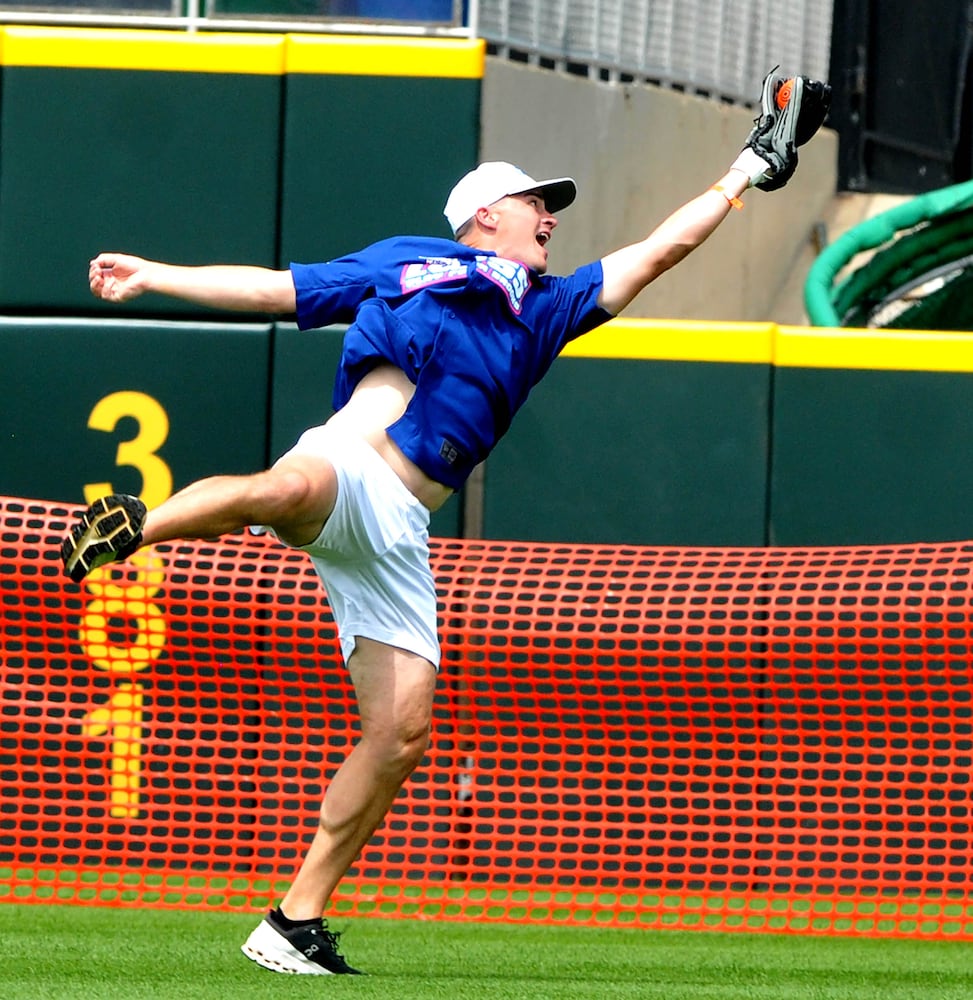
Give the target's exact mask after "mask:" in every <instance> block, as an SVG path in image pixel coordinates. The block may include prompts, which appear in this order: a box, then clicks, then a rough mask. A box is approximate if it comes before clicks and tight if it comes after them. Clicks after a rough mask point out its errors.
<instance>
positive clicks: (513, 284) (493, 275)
mask: <svg viewBox="0 0 973 1000" xmlns="http://www.w3.org/2000/svg"><path fill="white" fill-rule="evenodd" d="M476 269H477V271H479V272H480V274H482V275H483V277H484V278H486V279H487V280H488V281H492V282H493V283H494V284H495V285H496V286H497V287H498V288H499V289H501V290H502V291H503V293H504V294H505V295H506V296H507V301H508V302H509V303H510V308H511V309H512V310H513V312H514V313H515V314H516V315H518V316H519V315H520V311H521V309H523V308H524V298H525V296H526V295H527V292H528V291H530V271H529V270H528V269H527V267H525V266H524V265H523V264H521V263H520V261H519V260H507V258H505V257H477V258H476Z"/></svg>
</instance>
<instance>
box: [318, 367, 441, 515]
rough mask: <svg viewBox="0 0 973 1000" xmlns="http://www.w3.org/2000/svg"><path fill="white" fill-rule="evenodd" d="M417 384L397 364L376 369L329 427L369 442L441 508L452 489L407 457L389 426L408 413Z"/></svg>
mask: <svg viewBox="0 0 973 1000" xmlns="http://www.w3.org/2000/svg"><path fill="white" fill-rule="evenodd" d="M414 392H415V386H414V385H413V384H412V383H411V382H410V381H409V379H408V378H407V377H406V375H405V374H404V373H403V372H402V371H401V370H400V369H399V368H396V367H394V366H393V365H382V366H381V367H379V368H373V369H372V371H370V372H369V373H368V374H367V375H366V376H365V377H364V378H363V379H362V380H361V382H359V383H358V385H357V387H356V388H355V391H354V392H353V393H352V395H351V399H349V400H348V402H347V403H346V404H345V406H343V407H342V408H341V409H340V410H339V411H338V412H337V413H336V414H335V415H334V416H333V417H331V419H330V420H329V421H328V426H329V427H333V428H335V429H336V430H341V431H342V433H346V434H350V435H354V436H357V437H360V438H362V439H363V440H365V441H367V442H368V443H369V444H370V445H371V446H372V447H373V448H374V449H375V451H377V452H378V453H379V455H381V456H382V458H383V459H384V460H385V461H386V462H387V463H388V465H389V467H390V468H391V469H392V471H393V472H394V473H395V474H396V475H397V476H398V477H399V479H401V480H402V482H403V483H404V484H405V486H406V489H408V490H409V492H410V493H411V494H412V495H413V496H414V497H415V498H416V499H417V500H418V501H419V502H420V503H421V504H422V505H423V506H424V507H428V508H429V510H438V509H439V508H440V507H441V506H442V505H443V504H444V503H445V502H446V501H447V500H448V499H449V497H450V495H451V494H452V492H453V491H452V490H451V489H450V488H449V487H448V486H444V485H443V484H442V483H437V482H436V481H435V480H434V479H430V478H429V476H427V475H426V474H425V473H424V472H423V471H422V469H420V468H419V466H418V465H416V464H415V462H413V461H412V460H411V459H410V458H407V457H406V456H405V455H404V454H403V453H402V450H401V448H399V446H398V445H397V444H396V443H395V442H394V441H393V440H392V439H391V438H390V437H389V435H388V433H387V432H386V430H385V428H386V427H388V426H389V425H390V424H393V423H395V421H396V420H398V419H399V417H401V416H402V414H403V413H405V408H406V406H408V404H409V400H410V399H412V394H413V393H414Z"/></svg>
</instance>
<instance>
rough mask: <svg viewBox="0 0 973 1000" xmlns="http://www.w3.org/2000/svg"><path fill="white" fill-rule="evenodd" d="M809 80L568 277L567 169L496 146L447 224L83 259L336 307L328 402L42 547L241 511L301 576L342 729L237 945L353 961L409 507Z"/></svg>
mask: <svg viewBox="0 0 973 1000" xmlns="http://www.w3.org/2000/svg"><path fill="white" fill-rule="evenodd" d="M788 88H789V98H788V99H786V100H785V98H786V97H787V90H788ZM829 95H830V91H829V88H827V87H826V86H825V85H823V84H821V83H817V82H815V81H811V80H807V79H805V78H803V77H796V78H795V79H794V80H788V81H785V80H784V79H783V78H782V77H780V76H778V75H775V73H773V72H772V73H771V74H770V75H768V77H767V79H766V80H765V81H764V88H763V94H762V97H761V111H760V115H759V116H758V118H757V119H756V121H755V126H754V128H753V131H752V132H751V133H750V136H749V137H748V139H747V142H746V145H745V146H744V149H743V151H742V152H741V154H740V155H739V157H738V158H737V159H736V161H735V162H734V163H733V164H732V166H731V167H730V169H729V170H728V171H727V172H726V173H725V174H724V175H723V176H722V177H720V178H719V179H718V181H717V182H716V183H715V184H714V185H713V186H712V187H711V188H709V189H708V190H706V191H704V192H702V193H701V194H700V195H699V196H698V197H696V198H694V199H693V200H692V201H690V202H688V203H687V204H686V205H684V206H683V207H681V208H679V209H678V210H677V211H675V212H674V213H673V214H672V215H670V216H669V218H667V219H666V220H665V221H664V222H663V223H662V224H661V225H660V226H659V227H658V228H657V229H655V231H654V232H652V233H651V234H650V235H649V236H648V237H647V238H646V239H644V240H642V241H641V242H639V243H634V244H632V245H631V246H626V247H623V248H621V249H619V250H616V251H615V252H613V253H610V254H608V255H607V256H606V257H603V258H602V259H601V260H598V261H594V262H593V263H590V264H587V265H585V266H583V267H581V268H579V269H578V270H577V271H575V272H574V274H572V275H570V276H568V277H551V276H547V275H546V271H547V259H548V246H549V243H550V240H551V238H552V237H553V235H554V232H555V229H556V227H557V225H558V219H557V213H558V212H560V211H561V210H562V209H564V208H567V206H568V205H570V204H571V202H572V201H574V198H575V195H576V188H575V183H574V181H573V180H571V179H570V178H567V177H562V178H556V179H549V180H535V179H533V178H532V177H529V176H528V175H527V174H526V173H524V172H523V171H521V170H520V169H518V168H517V167H515V166H512V165H511V164H509V163H501V162H490V163H483V164H481V165H480V166H479V167H477V168H476V169H475V170H473V171H471V172H470V173H469V174H467V175H466V176H465V177H463V178H462V179H461V180H460V181H459V182H458V183H457V184H456V186H455V187H454V188H453V190H452V191H451V192H450V194H449V198H448V200H447V202H446V207H445V215H446V219H447V221H448V223H449V225H450V227H451V229H452V232H453V234H454V238H453V239H451V240H450V239H439V238H427V237H396V238H393V239H388V240H384V241H381V242H379V243H376V244H374V245H372V246H369V247H366V248H365V249H363V250H361V251H359V252H357V253H353V254H349V255H348V256H346V257H342V258H340V259H337V260H332V261H330V262H328V263H325V264H311V265H303V264H292V265H291V267H290V268H288V269H287V270H280V271H278V270H270V269H267V268H262V267H244V266H207V267H183V266H176V265H171V264H163V263H160V262H157V261H150V260H145V259H143V258H140V257H134V256H130V255H127V254H120V253H102V254H99V255H98V256H97V257H95V259H94V260H93V261H92V262H91V267H90V272H89V280H90V285H91V291H92V293H93V294H94V295H95V296H96V297H98V298H101V299H104V300H106V301H109V302H127V301H129V300H130V299H133V298H135V297H136V296H138V295H141V294H143V293H144V292H158V293H162V294H164V295H170V296H174V297H176V298H179V299H182V300H185V301H188V302H192V303H196V304H200V305H205V306H212V307H214V308H217V309H224V310H242V311H244V312H248V313H275V314H296V316H297V322H298V325H299V326H300V328H301V329H304V330H307V329H312V328H315V327H322V326H326V325H330V324H333V323H347V324H349V327H348V331H347V333H346V334H345V338H344V345H343V352H342V356H341V360H340V363H339V367H338V373H337V378H336V382H335V389H334V409H335V413H334V415H333V416H332V417H331V418H330V420H328V422H327V423H326V424H324V425H323V426H321V427H314V428H312V429H310V430H308V431H306V432H305V433H304V434H303V435H302V436H301V438H300V439H299V440H298V442H297V443H296V444H295V446H294V447H293V448H292V449H291V450H290V451H288V452H287V453H286V454H285V455H284V456H283V457H282V458H280V459H279V460H278V461H277V462H276V464H274V466H273V467H272V468H270V469H269V470H267V471H265V472H259V473H257V474H255V475H247V476H215V477H213V478H209V479H204V480H202V481H200V482H197V483H194V484H192V485H191V486H188V487H187V488H185V489H183V490H181V491H180V492H178V493H176V494H175V495H174V496H172V497H171V498H169V499H168V500H166V501H165V502H164V503H162V504H161V505H160V506H159V507H157V508H155V509H154V510H151V511H148V512H147V511H146V509H145V506H144V505H143V504H142V503H141V501H140V500H138V499H137V498H135V497H131V496H121V495H116V496H109V497H104V498H102V499H100V500H97V501H96V502H95V503H94V504H92V505H91V507H89V508H88V510H87V511H85V512H84V513H83V514H82V515H81V517H80V519H79V522H78V523H77V524H76V525H75V526H74V528H73V530H72V531H71V533H70V535H69V537H68V538H66V539H65V541H64V544H63V546H62V550H61V554H62V558H63V560H64V564H65V571H66V572H67V574H68V575H69V576H70V578H71V579H72V580H74V581H81V580H82V579H83V578H84V577H85V575H86V574H87V573H89V572H90V571H91V570H92V569H94V568H96V567H98V566H102V565H104V564H106V563H108V562H111V561H113V560H118V559H124V558H126V557H127V556H129V555H131V554H132V553H133V552H135V551H136V550H137V549H138V548H139V547H141V546H148V545H154V544H155V543H157V542H165V541H171V540H175V539H181V538H212V537H214V536H217V535H221V534H224V533H229V532H235V531H239V530H241V529H243V528H246V527H248V526H252V527H254V529H255V530H257V531H270V532H272V533H273V534H274V535H275V536H276V537H277V538H279V539H280V541H281V542H283V543H284V544H285V545H289V546H293V547H295V548H300V549H303V550H304V551H305V552H307V554H308V556H309V557H310V559H311V561H312V562H313V564H314V566H315V569H316V570H317V572H318V574H319V575H320V578H321V580H322V582H323V584H324V587H325V590H326V592H327V597H328V600H329V602H330V605H331V609H332V611H333V613H334V617H335V621H336V622H337V626H338V635H339V639H340V643H341V649H342V653H343V655H344V658H345V661H346V663H347V668H348V670H349V672H350V675H351V678H352V681H353V683H354V686H355V692H356V697H357V700H358V705H359V709H360V715H361V739H360V741H359V742H358V743H357V744H356V746H355V747H354V749H353V750H352V751H351V753H350V754H349V755H348V757H347V758H346V759H345V760H344V762H343V763H342V765H341V766H340V767H339V769H338V770H337V772H336V773H335V774H334V776H333V778H332V779H331V782H330V784H329V786H328V788H327V794H326V796H325V799H324V802H323V804H322V806H321V812H320V820H319V824H318V828H317V831H316V833H315V835H314V838H313V840H312V842H311V844H310V847H309V849H308V851H307V854H306V856H305V857H304V860H303V862H302V864H301V866H300V869H299V870H298V872H297V875H296V876H295V878H294V880H293V882H292V884H291V885H290V888H289V889H288V891H287V893H286V894H285V895H284V897H283V899H282V900H281V901H280V903H279V905H278V906H277V907H276V908H275V909H274V910H272V911H271V912H270V913H269V914H268V915H267V916H266V917H265V918H264V919H263V920H262V921H261V923H260V924H259V925H258V926H257V927H256V929H255V930H254V931H253V933H252V934H251V935H250V937H249V938H248V940H247V941H246V943H245V944H244V945H243V951H244V953H245V954H246V955H247V956H248V957H250V958H251V959H253V960H254V961H255V962H257V963H259V964H260V965H262V966H264V967H265V968H268V969H271V970H273V971H276V972H286V973H303V974H311V975H325V974H328V973H352V974H353V973H356V972H357V970H355V969H353V968H352V967H351V966H350V965H349V964H348V963H347V962H346V961H345V959H344V958H343V956H342V955H341V953H340V952H339V950H338V947H337V935H335V934H334V933H333V932H332V931H330V930H329V929H328V927H327V924H326V923H324V922H323V920H322V914H323V912H324V910H325V907H326V905H327V903H328V900H329V898H330V896H331V894H332V892H333V891H334V889H335V887H336V886H337V885H338V883H339V880H340V879H341V878H342V877H343V876H344V875H345V873H346V872H347V871H348V869H349V868H350V867H351V865H352V864H353V863H354V862H355V859H356V858H357V857H358V855H359V853H360V851H361V850H362V848H363V847H364V846H365V844H366V842H367V841H368V839H369V838H370V837H371V835H372V833H373V832H374V831H375V829H376V828H377V827H378V826H379V824H380V823H381V822H382V820H383V818H384V817H385V815H386V813H387V812H388V810H389V808H390V807H391V805H392V801H393V799H394V798H395V796H396V794H397V792H398V791H399V789H400V788H401V786H402V784H403V782H404V781H405V780H406V778H407V777H408V776H409V775H410V774H411V773H412V771H413V770H414V769H415V767H416V766H417V765H418V764H419V762H420V761H421V760H422V757H423V755H424V753H425V751H426V748H427V745H428V741H429V735H430V724H431V717H432V704H433V692H434V688H435V684H436V673H437V670H438V666H439V655H440V654H439V642H438V636H437V619H436V589H435V585H434V582H433V577H432V573H431V570H430V565H429V549H428V544H427V542H428V525H429V516H430V512H431V511H435V510H436V509H437V508H439V507H440V506H441V505H442V504H443V503H444V502H445V501H446V499H447V498H448V497H449V496H450V494H451V493H453V492H454V491H455V490H457V489H459V488H460V487H461V486H462V485H463V483H464V481H465V480H466V478H467V477H468V476H469V475H470V473H471V472H472V471H473V469H474V467H475V466H476V465H477V464H478V463H479V462H482V461H483V460H484V458H486V456H487V455H488V454H489V452H490V450H491V449H492V448H493V446H494V445H495V444H496V442H497V440H498V439H499V438H500V437H501V435H503V434H504V432H505V431H506V430H507V428H508V426H509V425H510V421H511V418H512V417H513V415H514V414H515V413H516V411H517V410H518V408H519V407H520V406H521V405H522V404H523V403H524V401H525V400H526V398H527V395H528V393H529V392H530V390H531V388H532V387H533V386H534V385H535V384H536V383H537V382H538V381H539V380H540V379H541V378H542V377H543V376H544V374H545V372H546V371H547V370H548V368H549V367H550V365H551V363H552V362H553V361H554V359H555V358H556V357H557V356H558V354H559V353H560V351H561V350H562V348H563V347H564V346H565V344H567V343H568V342H569V341H571V340H573V339H574V338H576V337H579V336H581V335H582V334H584V333H586V332H588V331H589V330H591V329H593V328H594V327H597V326H599V325H600V324H602V323H604V322H606V321H607V320H608V319H610V318H611V317H613V316H615V315H617V314H618V313H619V312H620V311H621V310H622V309H624V308H625V307H626V306H627V305H628V304H629V303H630V302H631V301H632V299H634V298H635V296H636V295H637V294H638V293H639V292H641V291H642V289H643V288H645V287H646V285H648V284H649V283H650V282H652V281H654V280H655V279H656V278H657V277H659V275H661V274H663V273H664V272H665V271H667V270H669V268H671V267H673V266H674V265H676V264H678V263H679V262H680V261H681V260H682V259H683V258H684V257H686V255H687V254H689V253H690V252H691V251H692V250H693V249H694V248H696V247H697V246H699V245H700V244H701V243H702V242H703V241H704V240H705V239H706V238H707V237H708V236H709V235H710V234H711V233H712V232H713V231H714V230H715V229H716V228H717V226H719V225H720V223H722V222H723V220H724V219H725V218H726V216H727V215H728V213H729V212H730V211H731V209H732V208H733V207H740V206H741V201H740V199H741V196H742V195H743V194H744V192H746V191H747V189H748V188H750V187H758V188H762V189H765V190H774V189H775V188H779V187H782V186H783V185H784V184H785V183H786V182H787V180H788V179H789V178H790V176H791V175H792V173H793V171H794V168H795V166H796V164H797V148H798V146H800V145H802V144H803V143H804V142H807V141H808V140H809V139H810V138H811V136H812V135H813V134H814V133H815V132H816V131H817V129H818V128H819V127H820V125H821V123H822V121H823V120H824V116H825V114H826V112H827V108H828V104H829ZM779 105H782V106H779Z"/></svg>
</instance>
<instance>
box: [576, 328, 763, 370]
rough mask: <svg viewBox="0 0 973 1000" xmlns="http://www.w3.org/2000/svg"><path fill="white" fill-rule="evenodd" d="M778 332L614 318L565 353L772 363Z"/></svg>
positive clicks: (659, 359)
mask: <svg viewBox="0 0 973 1000" xmlns="http://www.w3.org/2000/svg"><path fill="white" fill-rule="evenodd" d="M776 329H777V328H776V326H775V325H774V324H773V323H704V322H693V321H685V320H648V319H615V320H612V321H611V322H610V323H607V324H605V326H603V327H599V328H598V329H597V330H593V331H592V332H591V333H588V334H585V336H583V337H580V338H579V339H578V340H575V341H572V342H571V343H570V344H568V346H567V347H566V348H565V350H564V354H565V355H566V356H568V357H574V358H641V359H652V360H656V361H724V362H742V363H751V364H770V363H771V362H772V361H773V356H774V353H773V352H774V333H775V331H776Z"/></svg>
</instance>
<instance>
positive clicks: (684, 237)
mask: <svg viewBox="0 0 973 1000" xmlns="http://www.w3.org/2000/svg"><path fill="white" fill-rule="evenodd" d="M830 106H831V88H830V87H828V86H827V84H824V83H820V82H818V81H816V80H809V79H808V78H807V77H801V76H798V77H793V78H791V79H789V80H785V79H784V78H783V77H782V76H780V75H779V74H778V73H777V67H775V68H774V69H773V70H771V71H770V72H769V73H768V74H767V76H766V77H765V78H764V83H763V91H762V93H761V96H760V114H759V115H758V116H757V118H756V119H754V127H753V129H752V130H751V132H750V135H749V136H748V137H747V141H746V143H745V145H744V147H743V151H742V152H741V153H740V155H739V156H738V157H737V159H736V161H735V162H734V163H733V165H732V166H731V167H730V169H729V170H728V171H727V173H726V174H724V176H723V177H722V178H720V180H718V181H717V182H716V184H714V185H713V187H712V188H710V189H709V190H708V191H704V192H703V193H702V194H701V195H699V196H698V197H696V198H694V199H693V200H692V201H690V202H688V203H687V204H685V205H683V206H682V208H679V209H677V210H676V211H675V212H673V213H672V215H670V216H669V218H667V219H666V220H665V221H664V222H663V223H662V224H661V225H660V226H658V227H657V228H656V229H655V230H654V231H653V232H652V233H651V234H650V235H649V236H648V237H647V238H646V239H644V240H642V241H641V242H640V243H633V244H632V245H631V246H627V247H623V248H622V249H621V250H617V251H615V253H612V254H609V255H608V256H607V257H605V258H603V259H602V262H601V263H602V269H603V272H604V285H603V288H602V292H601V296H600V297H599V300H598V304H599V305H600V306H602V308H604V309H606V310H607V311H608V312H610V313H612V314H617V313H619V312H621V310H622V309H624V308H625V306H627V305H628V304H629V302H631V301H632V299H634V298H635V296H636V295H638V293H639V292H641V291H642V289H643V288H645V286H646V285H648V284H649V283H650V282H652V281H654V280H655V279H656V278H657V277H658V276H659V275H660V274H663V273H664V272H665V271H668V270H669V268H671V267H673V266H674V265H676V264H678V263H679V261H681V260H682V259H683V258H684V257H686V255H687V254H689V253H691V252H692V251H693V250H694V249H695V248H696V247H698V246H699V245H700V244H701V243H702V242H704V241H705V240H706V239H707V238H708V237H709V236H710V234H711V233H712V232H713V231H714V230H715V229H716V228H717V226H719V224H720V223H721V222H722V221H723V220H724V219H725V218H726V217H727V215H728V214H729V212H730V209H731V208H732V207H734V206H735V207H738V208H739V207H742V204H741V202H740V196H741V195H742V194H743V192H744V191H746V190H747V188H750V187H758V188H761V189H762V190H764V191H776V190H777V189H778V188H781V187H783V186H784V185H785V184H786V183H787V182H788V180H790V178H791V176H792V175H793V173H794V170H795V169H796V167H797V159H798V155H797V150H798V147H799V146H803V145H804V143H806V142H808V141H809V140H810V139H811V137H812V136H813V135H814V134H815V132H817V130H818V129H819V128H820V127H821V125H822V124H823V122H824V119H825V116H826V115H827V113H828V109H829V108H830Z"/></svg>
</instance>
